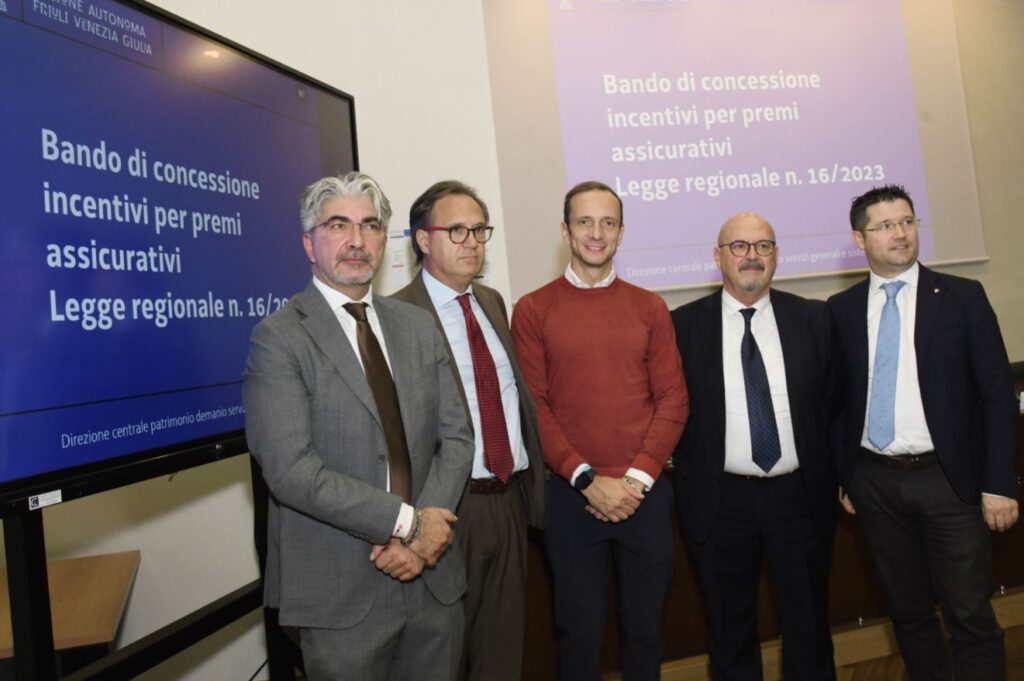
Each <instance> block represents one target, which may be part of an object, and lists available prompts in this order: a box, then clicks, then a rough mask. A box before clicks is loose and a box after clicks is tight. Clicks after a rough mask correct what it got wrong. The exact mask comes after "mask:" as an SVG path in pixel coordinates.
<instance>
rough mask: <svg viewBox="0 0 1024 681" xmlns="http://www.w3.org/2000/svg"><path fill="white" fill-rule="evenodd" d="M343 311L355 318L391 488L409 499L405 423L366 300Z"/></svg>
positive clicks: (351, 304) (404, 498) (410, 482)
mask: <svg viewBox="0 0 1024 681" xmlns="http://www.w3.org/2000/svg"><path fill="white" fill-rule="evenodd" d="M345 311H346V312H348V313H349V314H350V315H352V316H353V317H355V318H356V340H357V341H358V344H359V356H360V357H362V359H363V370H364V371H365V372H366V380H367V382H368V383H369V384H370V391H371V392H372V393H373V401H374V402H375V403H376V404H377V413H378V414H380V423H381V426H383V427H384V440H385V441H386V442H387V444H388V469H389V470H390V472H391V491H392V492H394V493H395V494H397V495H398V496H400V497H402V500H403V501H405V502H406V503H411V502H412V473H411V466H410V464H409V448H408V446H407V445H406V442H405V426H403V425H402V413H401V412H400V411H399V409H398V393H396V392H395V382H394V381H393V380H392V379H391V372H390V371H389V370H388V363H387V360H386V359H384V353H383V352H382V351H381V349H380V343H378V342H377V336H375V335H374V333H373V329H371V328H370V322H368V321H367V320H366V303H347V304H346V305H345Z"/></svg>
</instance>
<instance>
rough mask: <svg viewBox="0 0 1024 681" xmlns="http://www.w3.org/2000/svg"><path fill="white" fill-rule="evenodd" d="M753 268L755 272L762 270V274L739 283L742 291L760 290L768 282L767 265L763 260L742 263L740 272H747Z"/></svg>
mask: <svg viewBox="0 0 1024 681" xmlns="http://www.w3.org/2000/svg"><path fill="white" fill-rule="evenodd" d="M751 270H753V271H755V272H760V273H761V274H760V276H757V277H752V278H750V279H744V280H742V281H741V282H740V283H739V289H740V290H741V291H746V292H747V293H753V292H755V291H760V290H761V289H763V288H764V287H765V285H767V283H768V281H767V280H768V277H766V276H765V266H764V263H763V262H761V261H760V260H753V261H750V262H745V263H743V264H742V265H740V272H747V271H751Z"/></svg>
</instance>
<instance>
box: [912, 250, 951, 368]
mask: <svg viewBox="0 0 1024 681" xmlns="http://www.w3.org/2000/svg"><path fill="white" fill-rule="evenodd" d="M943 292H944V287H943V286H942V279H941V278H939V276H938V275H937V274H935V272H933V271H932V270H930V269H928V268H927V267H925V266H924V265H920V266H919V272H918V277H917V317H916V319H915V321H914V349H915V350H916V351H917V367H918V368H917V370H918V374H919V375H923V374H922V373H921V361H922V359H923V358H924V357H925V355H926V354H927V350H928V346H929V345H930V344H931V338H932V328H933V327H934V326H935V320H936V318H937V317H938V315H939V310H940V309H941V307H942V306H941V305H940V304H939V303H940V301H941V299H942V294H943Z"/></svg>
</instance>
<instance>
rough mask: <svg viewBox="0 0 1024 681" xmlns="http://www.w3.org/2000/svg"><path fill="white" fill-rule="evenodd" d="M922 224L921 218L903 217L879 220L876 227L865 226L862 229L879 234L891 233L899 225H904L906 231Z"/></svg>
mask: <svg viewBox="0 0 1024 681" xmlns="http://www.w3.org/2000/svg"><path fill="white" fill-rule="evenodd" d="M920 224H921V218H903V219H902V220H896V221H895V222H893V221H891V220H886V221H885V222H879V223H878V224H877V225H875V226H874V227H864V228H863V229H861V230H860V231H862V232H878V233H879V234H890V233H891V232H892V230H894V229H896V228H897V227H902V228H903V231H904V232H910V231H913V230H915V229H917V226H918V225H920Z"/></svg>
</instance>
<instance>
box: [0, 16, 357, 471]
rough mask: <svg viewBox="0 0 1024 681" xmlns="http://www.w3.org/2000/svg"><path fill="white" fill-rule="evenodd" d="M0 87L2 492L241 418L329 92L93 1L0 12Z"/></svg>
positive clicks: (291, 272)
mask: <svg viewBox="0 0 1024 681" xmlns="http://www.w3.org/2000/svg"><path fill="white" fill-rule="evenodd" d="M0 88H2V92H3V98H2V103H0V158H2V159H3V161H2V164H0V313H2V314H3V315H4V317H5V319H4V321H3V323H2V324H0V351H2V357H3V369H2V377H0V485H4V484H5V483H10V482H11V481H18V480H22V479H25V478H29V477H32V476H38V475H41V474H45V473H49V472H53V471H58V470H62V469H67V468H72V467H77V466H81V465H84V464H90V463H95V462H97V461H102V460H106V459H110V458H113V457H118V456H122V455H126V454H131V453H135V452H140V451H145V450H151V449H155V448H164V447H168V446H170V445H174V444H176V443H181V442H186V441H190V440H195V439H198V438H204V437H209V436H213V435H217V434H220V433H226V432H230V431H234V430H238V429H241V428H243V427H244V410H243V407H242V400H241V379H242V371H243V368H244V366H245V358H246V352H247V347H248V337H249V333H250V331H251V329H252V327H253V326H254V325H255V324H256V323H257V322H258V321H259V320H260V318H262V317H263V316H265V315H267V314H270V313H273V312H274V311H275V310H277V309H279V308H280V307H281V306H282V305H283V304H284V303H285V302H286V300H287V298H288V296H290V295H292V294H293V293H295V292H296V291H298V290H300V289H301V288H302V287H303V286H305V284H306V282H307V281H308V279H309V268H308V263H307V262H306V259H305V257H304V254H303V252H302V245H301V234H302V232H301V225H300V222H299V217H298V197H299V194H300V193H301V191H302V188H303V187H304V186H306V185H307V184H309V183H310V182H312V181H313V180H315V179H317V178H318V177H320V175H321V165H322V161H321V158H322V152H321V140H322V139H323V138H324V137H325V136H326V135H325V132H324V130H322V129H321V127H322V126H329V125H331V123H330V122H326V121H325V122H321V121H319V120H318V114H317V112H318V101H317V98H318V97H325V96H329V95H328V94H327V93H325V92H323V91H320V90H318V89H316V88H312V87H310V85H309V84H308V83H306V82H305V81H302V80H301V79H299V78H295V77H291V76H289V75H287V74H285V73H283V72H280V71H276V70H273V69H270V68H268V67H266V66H264V65H262V64H260V63H258V62H256V61H254V60H252V59H250V58H248V57H246V56H244V55H241V54H239V53H238V52H236V51H234V50H231V49H229V48H226V47H224V46H223V45H221V44H219V43H216V42H213V41H210V40H208V39H206V38H204V37H201V36H197V35H195V34H192V33H188V32H185V31H183V30H181V29H180V28H178V27H176V26H174V25H170V24H167V23H165V22H163V21H160V20H158V19H156V18H154V17H152V16H150V15H148V14H144V13H142V12H139V11H137V10H135V9H132V8H130V7H126V6H123V5H120V4H118V3H115V2H105V1H102V0H53V1H45V0H25V1H16V0H0ZM344 125H346V126H347V125H348V122H347V121H345V122H344ZM332 134H334V133H332ZM346 134H347V133H346Z"/></svg>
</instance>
